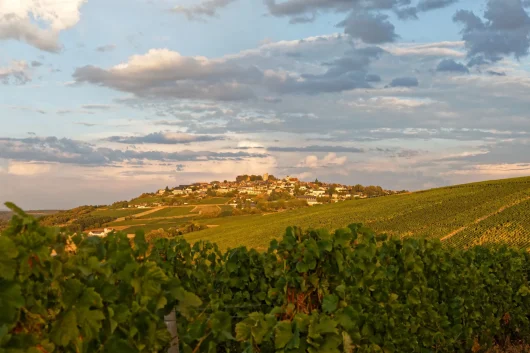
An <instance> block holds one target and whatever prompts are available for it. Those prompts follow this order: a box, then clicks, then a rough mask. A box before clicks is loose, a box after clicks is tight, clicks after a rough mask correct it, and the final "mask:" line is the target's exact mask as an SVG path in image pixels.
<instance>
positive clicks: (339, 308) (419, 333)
mask: <svg viewBox="0 0 530 353" xmlns="http://www.w3.org/2000/svg"><path fill="white" fill-rule="evenodd" d="M8 206H9V207H10V208H12V209H13V210H14V211H15V212H16V213H17V216H15V217H14V218H13V219H12V220H11V223H10V226H9V228H8V229H7V230H5V231H4V232H2V233H1V234H0V307H1V308H2V310H1V311H0V352H2V353H19V352H29V353H46V352H47V353H52V352H58V353H59V352H68V353H69V352H76V353H77V352H109V353H110V352H124V353H129V352H131V353H133V352H134V353H136V352H167V350H168V348H169V346H170V344H171V342H176V339H172V337H171V335H170V334H169V331H168V329H167V328H166V325H165V322H164V316H165V315H167V314H169V313H170V312H172V310H174V312H175V316H174V319H173V320H174V322H175V323H176V326H177V333H178V342H179V346H180V349H181V351H182V352H185V353H198V352H209V353H210V352H236V353H237V352H239V353H253V352H262V353H272V352H285V353H291V352H293V353H294V352H311V353H340V352H351V353H375V352H384V353H393V352H396V353H398V352H425V353H430V352H432V353H434V352H440V353H446V352H447V353H449V352H450V353H453V352H473V353H478V352H485V351H486V350H487V349H488V347H490V346H491V345H492V344H494V343H502V342H505V341H506V340H511V341H513V342H517V341H523V342H524V341H526V342H528V340H529V339H530V282H529V275H530V254H529V253H528V252H526V251H522V250H517V249H514V248H509V247H506V246H498V245H489V246H476V247H469V248H468V249H466V250H458V249H456V250H455V249H451V248H448V247H445V246H443V245H442V243H441V242H440V241H439V240H436V239H434V240H432V239H427V238H421V239H417V238H405V239H398V238H392V239H388V238H387V236H385V235H376V233H374V232H373V231H371V230H370V229H368V228H366V227H363V226H362V225H360V224H350V225H349V226H348V227H345V228H341V229H337V230H336V231H334V232H333V233H330V232H329V231H327V230H307V231H302V230H301V229H300V228H292V227H289V228H288V229H287V231H285V230H284V231H282V233H284V236H283V238H282V239H280V240H279V241H277V240H273V241H271V242H270V244H269V246H268V247H267V248H266V249H265V250H264V251H256V250H254V249H251V250H247V249H246V248H244V247H237V248H234V249H231V250H227V251H223V250H221V249H220V248H219V247H218V246H217V245H215V244H213V243H209V242H199V243H195V244H194V245H191V244H190V243H188V242H187V241H186V240H184V239H183V238H182V237H177V238H170V239H168V238H158V239H152V241H151V242H148V241H146V238H145V237H144V235H143V233H142V232H138V233H137V234H136V236H135V237H134V239H129V238H128V237H127V236H126V235H125V234H120V233H117V234H116V233H111V234H110V235H108V236H107V237H86V236H83V235H74V236H71V235H68V234H66V233H63V232H60V231H59V230H58V229H57V228H48V227H43V226H41V225H39V221H38V220H36V219H34V218H32V217H31V216H28V215H25V214H24V213H23V212H22V211H21V210H19V209H17V208H16V207H15V206H14V205H8ZM520 207H522V210H524V207H525V205H524V204H523V203H521V204H520ZM511 212H516V210H514V211H511ZM502 213H503V212H500V213H499V216H501V215H502ZM514 214H517V213H514ZM267 217H270V216H263V218H267ZM509 217H511V216H506V218H502V219H503V220H504V219H506V222H509V221H510V220H511V218H509ZM385 227H387V225H385ZM249 231H250V229H249ZM462 234H463V233H462ZM274 235H277V234H274Z"/></svg>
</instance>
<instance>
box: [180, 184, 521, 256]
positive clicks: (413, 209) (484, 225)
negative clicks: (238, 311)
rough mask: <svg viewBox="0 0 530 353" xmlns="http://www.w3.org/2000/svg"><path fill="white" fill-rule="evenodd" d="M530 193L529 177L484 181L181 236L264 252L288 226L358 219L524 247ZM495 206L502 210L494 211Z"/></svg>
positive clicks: (468, 241) (224, 221) (458, 240)
mask: <svg viewBox="0 0 530 353" xmlns="http://www.w3.org/2000/svg"><path fill="white" fill-rule="evenodd" d="M529 197H530V178H517V179H506V180H498V181H488V182H481V183H473V184H465V185H458V186H452V187H446V188H439V189H432V190H427V191H422V192H415V193H411V194H407V195H393V196H387V197H379V198H374V199H367V200H353V201H345V202H341V203H337V204H330V205H319V206H313V207H310V208H304V209H298V210H293V211H286V212H282V213H277V214H270V215H265V216H263V215H254V216H236V217H226V218H221V219H213V220H204V222H206V224H212V225H218V227H215V228H212V229H208V230H205V231H201V232H197V233H193V234H189V235H187V236H186V237H187V239H188V240H189V241H191V242H194V241H198V240H209V241H214V242H217V243H218V244H220V245H221V246H222V247H223V248H225V249H226V248H228V247H236V246H241V245H243V246H247V247H253V248H258V249H262V250H263V249H266V247H267V246H268V243H269V242H270V241H271V240H272V239H274V238H275V237H277V235H279V234H281V233H282V232H283V230H284V229H285V228H286V227H288V226H290V225H292V224H298V225H300V226H302V227H304V228H328V229H337V228H342V227H345V226H347V225H348V224H350V223H353V222H362V223H363V224H366V225H367V226H369V227H371V228H372V229H374V230H375V231H377V232H380V233H387V234H389V235H390V236H396V237H398V238H401V237H411V236H412V237H426V238H430V239H443V238H445V237H447V236H448V235H450V234H451V233H453V232H456V231H458V230H459V229H461V228H465V231H461V232H459V233H458V234H457V235H455V236H454V239H451V242H449V243H451V244H455V245H457V246H461V247H462V246H466V245H472V244H478V243H495V242H501V241H499V240H501V239H502V242H506V243H508V244H512V245H514V246H519V247H521V248H528V247H529V246H530V244H529V241H530V226H529V224H528V220H529V219H530V214H529V213H528V202H522V201H525V200H528V198H529ZM519 202H522V203H520V204H518V203H519ZM514 204H515V206H512V205H514ZM499 210H503V211H502V212H500V213H499ZM497 213H499V214H497ZM484 217H487V218H486V219H485V220H484V221H482V222H479V223H478V224H477V223H476V222H477V220H480V219H482V218H484Z"/></svg>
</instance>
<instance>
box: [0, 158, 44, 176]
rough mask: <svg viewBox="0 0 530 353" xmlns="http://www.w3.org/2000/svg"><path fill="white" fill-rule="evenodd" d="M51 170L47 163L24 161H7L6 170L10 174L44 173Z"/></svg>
mask: <svg viewBox="0 0 530 353" xmlns="http://www.w3.org/2000/svg"><path fill="white" fill-rule="evenodd" d="M50 170H51V166H50V165H49V164H36V163H24V162H13V161H12V162H9V165H8V167H7V172H8V173H9V174H12V175H37V174H45V173H48V172H49V171H50Z"/></svg>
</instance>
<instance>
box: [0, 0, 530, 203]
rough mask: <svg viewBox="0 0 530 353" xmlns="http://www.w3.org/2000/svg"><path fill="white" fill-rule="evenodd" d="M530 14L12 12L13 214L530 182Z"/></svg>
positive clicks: (6, 85) (439, 9)
mask: <svg viewBox="0 0 530 353" xmlns="http://www.w3.org/2000/svg"><path fill="white" fill-rule="evenodd" d="M529 8H530V2H529V1H526V0H410V1H408V0H388V1H381V0H352V1H349V2H345V1H341V0H313V1H311V2H309V1H305V0H276V1H274V0H251V1H242V0H207V1H199V0H128V1H125V0H114V1H110V2H109V1H103V0H46V1H40V2H37V1H35V0H20V1H15V2H14V1H12V0H0V97H2V99H0V123H1V124H0V126H1V129H0V185H2V186H5V187H2V188H0V201H2V202H4V201H8V200H9V201H14V202H16V203H18V204H20V205H21V206H22V207H24V208H66V207H73V206H76V205H81V204H104V203H109V202H112V201H116V200H118V199H120V200H121V199H130V198H132V197H134V196H136V195H137V194H139V193H141V192H144V191H151V190H154V189H157V188H159V187H164V186H166V185H170V186H173V185H178V184H181V183H187V182H193V181H199V180H214V179H233V178H234V177H235V175H237V174H242V173H264V172H269V173H271V174H275V175H280V176H282V175H287V174H289V175H297V176H299V177H301V178H302V179H307V180H309V179H314V178H316V177H318V178H319V179H321V180H328V181H337V182H344V183H351V184H356V183H361V184H378V185H382V186H384V187H386V188H391V189H404V188H405V189H410V190H419V189H425V188H430V187H436V186H443V185H450V184H456V183H464V182H471V181H478V180H486V179H498V178H505V177H513V176H522V175H529V174H530V160H529V158H530V157H528V153H527V151H528V144H529V135H528V134H529V133H530V117H529V116H528V109H527V107H528V106H529V103H530V101H529V100H530V98H528V94H527V92H528V88H529V87H530V75H529V65H528V63H529V61H528V49H529V47H530V17H529V15H528V11H529Z"/></svg>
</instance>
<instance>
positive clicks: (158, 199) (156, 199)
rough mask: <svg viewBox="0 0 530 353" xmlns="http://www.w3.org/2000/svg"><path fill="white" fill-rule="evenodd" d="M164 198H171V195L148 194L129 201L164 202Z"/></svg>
mask: <svg viewBox="0 0 530 353" xmlns="http://www.w3.org/2000/svg"><path fill="white" fill-rule="evenodd" d="M162 199H169V197H163V196H158V195H157V196H148V197H142V198H137V199H133V200H131V201H129V204H130V205H141V204H144V203H147V204H148V203H152V202H162V201H163V200H162Z"/></svg>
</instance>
